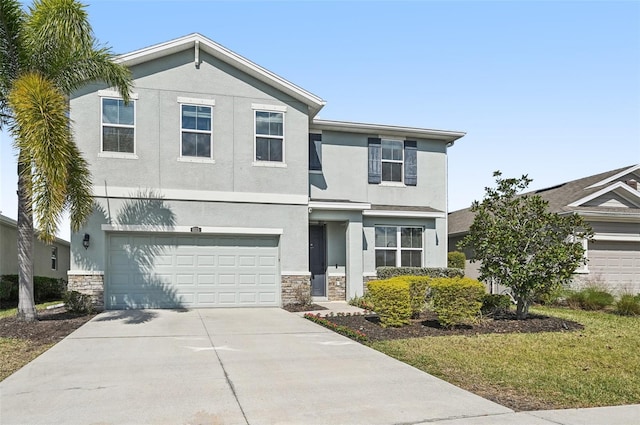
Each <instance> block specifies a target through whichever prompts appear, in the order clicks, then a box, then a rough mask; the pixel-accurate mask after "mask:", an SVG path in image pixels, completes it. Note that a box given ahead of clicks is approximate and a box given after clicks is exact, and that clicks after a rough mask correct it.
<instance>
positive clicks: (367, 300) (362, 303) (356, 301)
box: [349, 293, 374, 311]
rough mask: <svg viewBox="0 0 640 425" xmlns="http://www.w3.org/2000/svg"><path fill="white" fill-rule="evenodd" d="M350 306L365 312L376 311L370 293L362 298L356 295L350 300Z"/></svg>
mask: <svg viewBox="0 0 640 425" xmlns="http://www.w3.org/2000/svg"><path fill="white" fill-rule="evenodd" d="M349 304H350V305H354V306H356V307H360V308H362V309H365V310H369V311H374V306H373V301H371V295H369V294H368V293H367V294H364V295H363V296H361V297H359V296H357V295H356V296H355V297H353V298H351V299H350V300H349Z"/></svg>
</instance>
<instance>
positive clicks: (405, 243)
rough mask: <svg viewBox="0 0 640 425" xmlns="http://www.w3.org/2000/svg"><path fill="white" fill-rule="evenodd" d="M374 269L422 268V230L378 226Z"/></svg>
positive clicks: (418, 228)
mask: <svg viewBox="0 0 640 425" xmlns="http://www.w3.org/2000/svg"><path fill="white" fill-rule="evenodd" d="M375 232H376V240H375V245H376V246H375V248H376V267H384V266H388V267H422V228H421V227H397V226H378V227H376V229H375Z"/></svg>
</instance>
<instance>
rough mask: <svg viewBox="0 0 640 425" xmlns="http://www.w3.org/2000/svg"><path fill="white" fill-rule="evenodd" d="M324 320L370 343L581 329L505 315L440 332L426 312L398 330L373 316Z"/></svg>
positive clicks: (549, 320)
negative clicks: (428, 337) (367, 339)
mask: <svg viewBox="0 0 640 425" xmlns="http://www.w3.org/2000/svg"><path fill="white" fill-rule="evenodd" d="M325 318H326V319H327V320H329V321H331V322H333V323H336V324H338V325H342V326H347V327H349V328H351V329H353V330H357V331H360V332H363V333H364V334H365V335H366V336H367V337H368V338H369V339H370V340H373V341H382V340H387V339H403V338H421V337H426V336H447V335H477V334H489V333H500V334H503V333H532V332H564V331H574V330H579V329H583V328H584V327H583V326H582V325H581V324H579V323H576V322H572V321H570V320H564V319H560V318H557V317H549V316H541V315H536V314H530V315H529V318H528V319H526V320H517V319H516V317H515V314H505V315H502V316H496V317H493V318H483V319H481V320H479V321H478V323H476V324H474V325H468V326H456V327H453V328H450V329H446V328H443V327H442V326H440V324H439V323H438V320H437V317H436V315H435V314H433V313H431V312H425V313H422V314H421V315H420V317H419V318H417V319H412V320H411V323H410V324H409V325H406V326H403V327H400V328H390V327H388V328H383V327H382V326H380V320H379V319H378V316H376V315H355V316H354V315H351V316H328V317H325Z"/></svg>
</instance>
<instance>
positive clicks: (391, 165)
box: [381, 139, 404, 183]
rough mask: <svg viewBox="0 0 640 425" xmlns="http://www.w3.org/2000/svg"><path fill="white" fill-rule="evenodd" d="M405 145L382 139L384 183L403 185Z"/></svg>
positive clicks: (398, 141)
mask: <svg viewBox="0 0 640 425" xmlns="http://www.w3.org/2000/svg"><path fill="white" fill-rule="evenodd" d="M403 151H404V143H403V142H402V141H400V140H385V139H382V159H381V162H382V181H383V182H400V183H402V164H403V158H404V155H403Z"/></svg>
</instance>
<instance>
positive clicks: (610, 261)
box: [588, 241, 640, 292]
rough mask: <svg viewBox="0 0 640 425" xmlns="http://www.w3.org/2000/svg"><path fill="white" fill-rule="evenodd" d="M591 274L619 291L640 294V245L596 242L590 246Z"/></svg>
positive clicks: (634, 243) (637, 243)
mask: <svg viewBox="0 0 640 425" xmlns="http://www.w3.org/2000/svg"><path fill="white" fill-rule="evenodd" d="M588 256H589V274H590V275H594V276H600V277H601V278H602V279H603V280H604V281H605V282H606V283H607V284H608V285H610V286H614V287H615V288H616V289H618V290H622V291H625V290H629V291H632V292H640V243H639V242H608V241H596V242H594V243H593V244H589V252H588Z"/></svg>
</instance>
